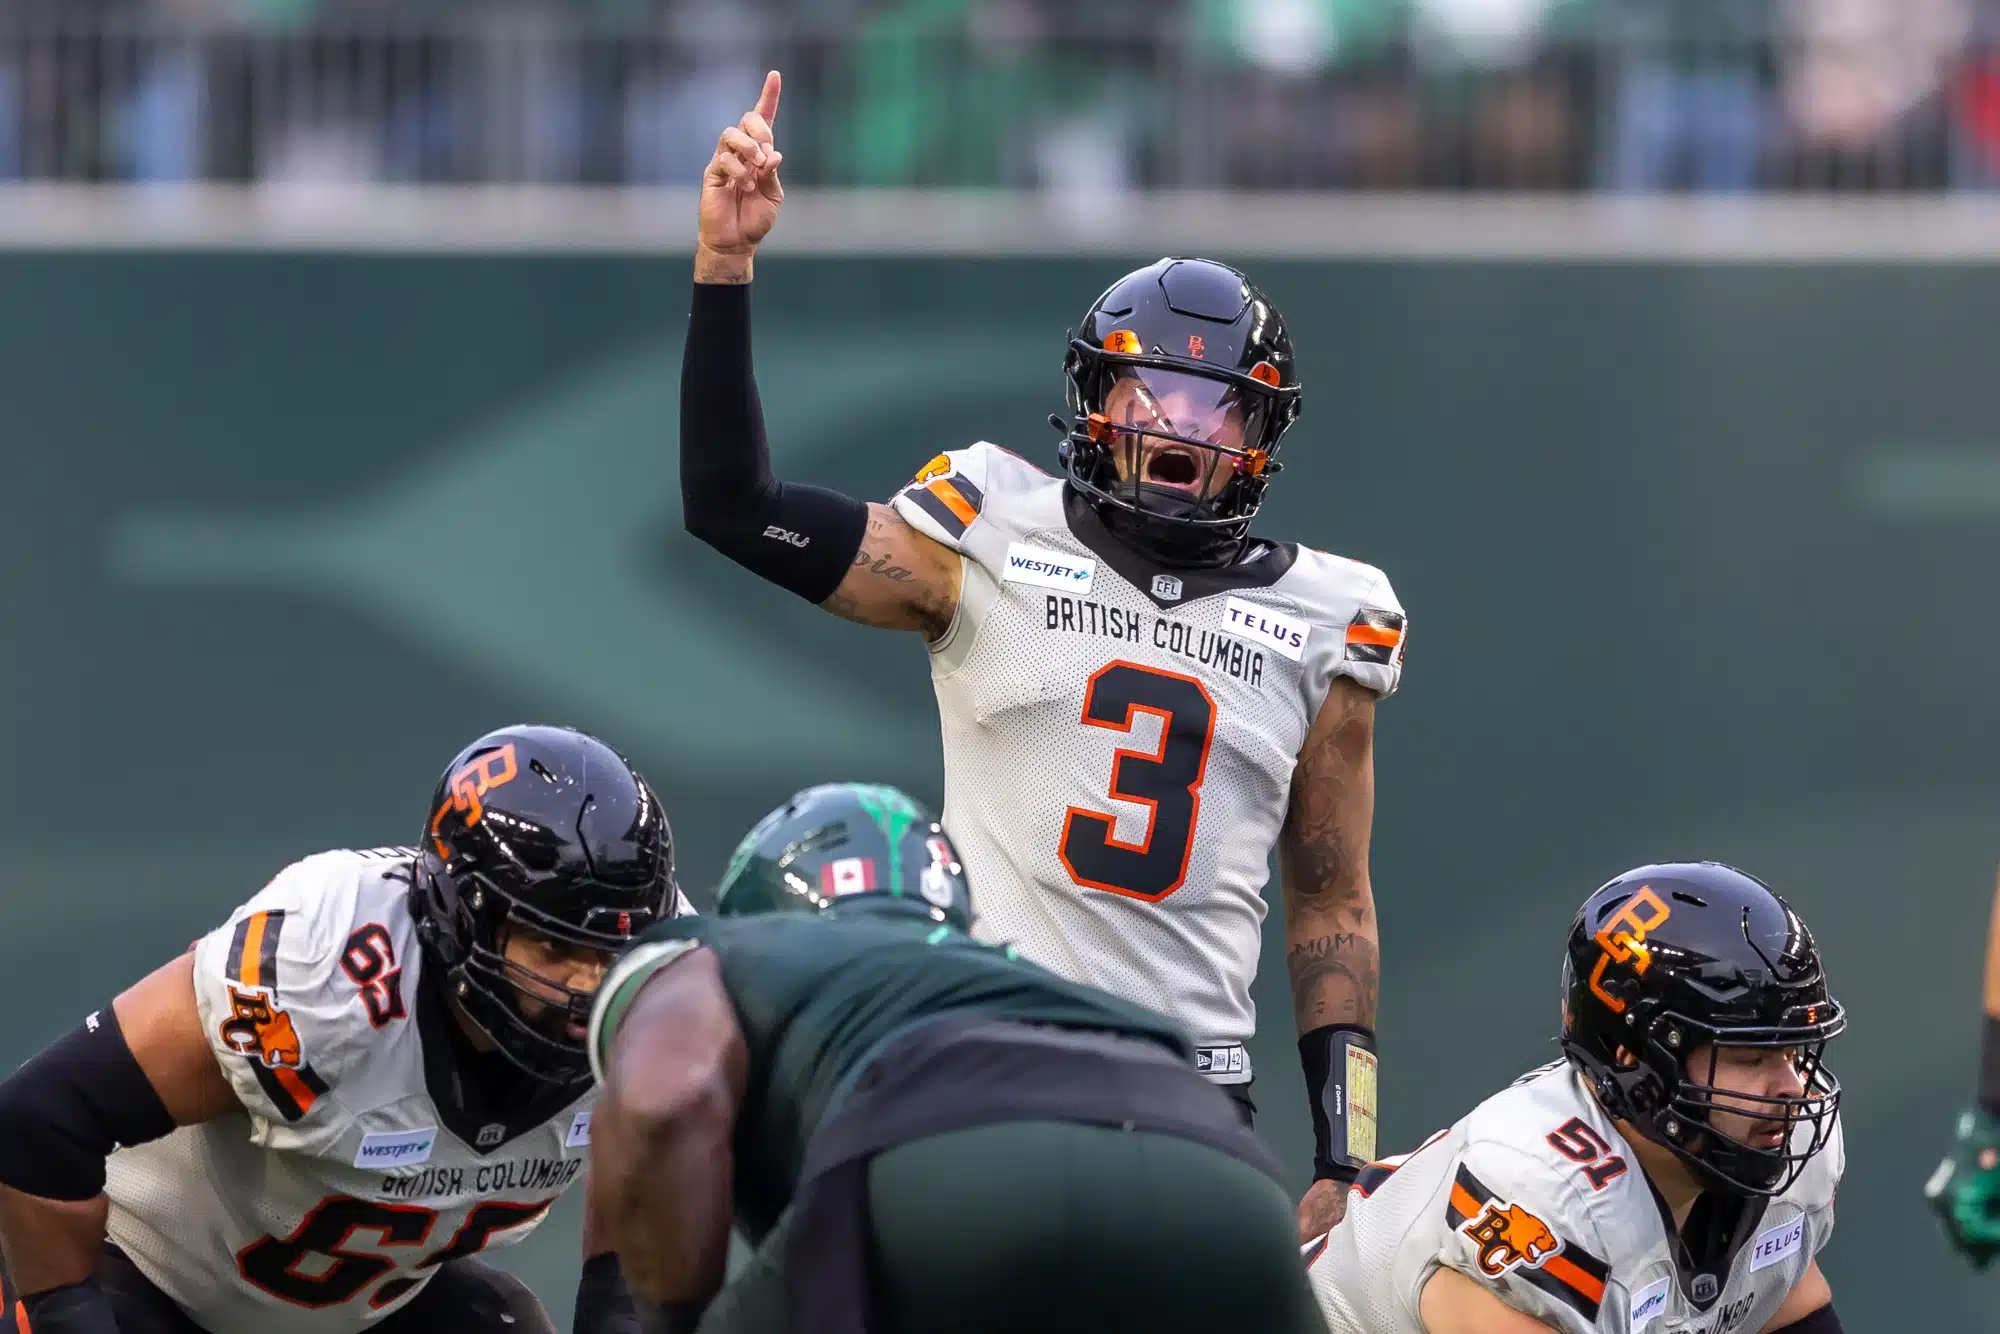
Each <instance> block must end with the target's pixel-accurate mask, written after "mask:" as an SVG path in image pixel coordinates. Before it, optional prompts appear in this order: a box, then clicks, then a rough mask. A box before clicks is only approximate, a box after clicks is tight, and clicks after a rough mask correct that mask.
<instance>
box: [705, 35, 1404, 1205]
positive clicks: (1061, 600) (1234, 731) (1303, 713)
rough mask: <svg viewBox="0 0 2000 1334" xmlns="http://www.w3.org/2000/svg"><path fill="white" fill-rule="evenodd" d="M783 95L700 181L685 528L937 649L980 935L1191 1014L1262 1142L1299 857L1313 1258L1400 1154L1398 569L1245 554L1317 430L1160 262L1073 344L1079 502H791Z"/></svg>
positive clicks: (974, 464) (974, 487) (1296, 921)
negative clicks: (1280, 454)
mask: <svg viewBox="0 0 2000 1334" xmlns="http://www.w3.org/2000/svg"><path fill="white" fill-rule="evenodd" d="M778 95H779V77H778V75H777V73H776V72H773V73H771V74H770V75H768V76H767V77H766V80H765V84H764V89H763V92H762V94H761V96H760V97H759V99H758V103H757V107H756V109H755V110H753V111H751V112H749V113H748V114H746V115H745V116H744V117H743V120H742V121H741V122H740V124H739V125H737V126H733V127H731V128H729V129H727V130H724V131H723V133H722V136H721V139H720V141H719V142H718V145H717V148H716V153H715V157H714V159H713V160H712V161H711V162H710V163H709V166H708V170H707V173H706V175H705V176H704V177H703V182H702V194H701V216H700V234H699V239H698V240H697V243H696V252H695V288H694V301H693V313H692V317H691V319H690V321H689V324H688V336H687V350H686V360H685V362H684V365H683V369H682V380H681V494H682V500H683V508H684V511H685V516H686V524H687V528H688V530H689V531H690V532H691V533H693V534H694V535H695V536H697V537H699V538H700V539H702V540H703V541H705V542H707V543H708V544H709V545H711V546H713V547H715V548H716V549H717V550H718V551H720V552H722V553H723V554H724V555H726V556H728V557H730V558H731V559H732V560H735V561H737V562H738V563H740V564H742V565H743V566H745V567H746V568H748V569H750V570H751V571H753V572H755V573H757V574H759V575H761V576H762V577H764V578H766V579H768V580H770V581H771V582H773V583H776V584H778V585H779V586H780V587H783V588H786V589H789V590H791V591H792V592H794V593H797V594H799V595H800V596H802V597H804V598H806V599H807V600H809V601H811V602H814V603H817V604H819V605H820V606H823V607H825V608H826V609H827V610H829V611H831V612H833V613H834V614H836V615H838V616H842V617H845V618H846V619H848V620H852V621H857V622H860V623H862V624H864V625H872V626H879V627H882V628H885V629H896V630H914V631H917V632H920V633H921V634H922V635H923V636H924V638H925V641H926V643H927V644H928V646H929V649H930V654H931V675H932V678H933V681H934V684H935V686H936V690H937V697H938V711H939V716H940V720H941V724H942V729H943V734H944V754H945V812H946V819H947V821H948V823H949V824H950V826H951V828H953V829H954V830H955V831H956V833H957V837H958V838H959V839H960V840H961V842H962V844H963V846H964V848H965V852H966V856H967V858H968V859H969V864H970V865H971V866H972V868H973V869H974V872H975V873H976V874H977V876H978V877H979V879H980V899H981V904H982V909H981V930H982V933H983V934H987V935H989V936H990V937H992V938H996V939H1002V940H1008V941H1012V942H1015V943H1016V944H1018V945H1019V947H1020V948H1021V950H1022V951H1023V952H1024V953H1025V954H1027V955H1028V957H1030V958H1032V959H1034V960H1035V961H1036V962H1038V963H1041V964H1043V965H1044V966H1046V967H1048V968H1051V969H1053V970H1055V971H1056V972H1058V973H1061V974H1062V975H1064V976H1066V977H1069V978H1073V979H1075V980H1077V981H1081V982H1087V983H1090V984H1092V985H1094V986H1099V987H1102V988H1104V989H1106V990H1108V991H1111V992H1113V993H1114V994H1116V995H1120V996H1123V997H1125V998H1127V999H1129V1000H1133V1001H1137V1002H1139V1003H1141V1004H1143V1005H1147V1006H1150V1007H1151V1008H1153V1009H1156V1010H1159V1011H1161V1012H1163V1013H1165V1014H1168V1015H1171V1016H1173V1017H1174V1018H1176V1019H1178V1020H1179V1021H1180V1022H1181V1023H1182V1024H1184V1025H1185V1026H1186V1027H1187V1028H1188V1029H1189V1030H1190V1031H1191V1032H1192V1033H1193V1035H1194V1038H1195V1041H1196V1043H1197V1044H1198V1045H1199V1048H1200V1052H1199V1057H1198V1059H1199V1061H1200V1063H1201V1065H1202V1067H1203V1068H1204V1069H1205V1070H1206V1071H1207V1072H1208V1073H1209V1075H1210V1077H1211V1078H1213V1079H1214V1080H1215V1081H1216V1082H1217V1083H1220V1084H1222V1085H1224V1086H1225V1088H1227V1089H1228V1090H1229V1092H1230V1093H1231V1095H1232V1096H1233V1097H1235V1098H1236V1099H1237V1100H1238V1102H1239V1105H1240V1106H1241V1107H1242V1109H1243V1111H1244V1114H1245V1117H1246V1119H1248V1116H1249V1114H1250V1113H1251V1112H1252V1111H1253V1110H1254V1109H1253V1107H1252V1105H1251V1103H1250V1099H1249V1094H1248V1089H1249V1083H1250V1080H1251V1075H1252V1071H1251V1069H1250V1064H1249V1061H1248V1059H1247V1055H1246V1052H1245V1050H1244V1047H1243V1043H1244V1041H1245V1040H1246V1039H1247V1038H1249V1037H1250V1035H1251V1033H1252V1032H1253V1030H1254V1027H1255V1014H1254V1010H1253V1008H1252V1005H1251V1002H1250V983H1251V980H1252V978H1253V977H1254V975H1255V973H1256V970H1257V956H1258V950H1259V945H1260V924H1261V923H1262V921H1263V918H1264V913H1265V910H1266V909H1265V903H1264V899H1263V897H1262V891H1263V888H1264V884H1265V881H1266V880H1267V878H1268V876H1269V860H1270V854H1271V850H1272V848H1273V846H1276V848H1277V850H1278V855H1279V862H1280V867H1281V872H1282V874H1281V881H1282V884H1283V891H1284V906H1285V930H1286V942H1287V949H1286V969H1287V972H1288V974H1289V977H1290V981H1291V989H1292V996H1293V1004H1294V1009H1295V1018H1296V1020H1297V1025H1298V1029H1299V1032H1300V1035H1301V1036H1300V1040H1299V1050H1300V1057H1301V1060H1302V1063H1303V1064H1304V1067H1305V1073H1306V1086H1307V1090H1308V1092H1309V1094H1310V1095H1311V1097H1312V1101H1313V1126H1314V1132H1315V1136H1314V1137H1315V1154H1314V1168H1315V1171H1314V1176H1315V1180H1314V1183H1313V1186H1312V1189H1311V1190H1310V1191H1308V1193H1307V1195H1306V1198H1305V1199H1304V1201H1302V1202H1301V1204H1300V1207H1299V1225H1300V1230H1301V1235H1302V1236H1310V1235H1317V1233H1318V1232H1320V1231H1323V1230H1324V1229H1325V1228H1326V1227H1328V1226H1330V1225H1331V1224H1332V1223H1333V1222H1334V1221H1335V1220H1336V1219H1337V1218H1338V1217H1339V1213H1340V1210H1341V1209H1342V1208H1343V1207H1344V1204H1345V1195H1344V1191H1342V1190H1341V1189H1340V1188H1339V1186H1340V1183H1342V1182H1344V1181H1349V1180H1352V1179H1353V1176H1354V1174H1355V1172H1357V1171H1358V1170H1359V1169H1360V1167H1361V1165H1362V1164H1363V1163H1365V1162H1366V1161H1367V1160H1368V1159H1369V1158H1371V1157H1373V1153H1374V1151H1373V1144H1374V1133H1375V1131H1374V1124H1375V1083H1376V1068H1375V1054H1374V1052H1375V1036H1374V1024H1375V1018H1376V998H1377V993H1378V991H1379V989H1380V983H1379V967H1378V951H1377V944H1376V925H1375V908H1374V896H1373V891H1372V889H1371V887H1370V884H1369V877H1368V840H1369V833H1370V827H1371V824H1372V822H1373V816H1374V758H1373V747H1374V726H1375V725H1374V715H1375V701H1376V700H1377V699H1378V698H1380V697H1381V696H1384V695H1387V694H1389V693H1390V692H1391V691H1393V690H1394V689H1395V688H1396V685H1397V681H1398V678H1399V677H1400V675H1401V670H1402V658H1403V638H1404V618H1403V612H1402V609H1401V606H1400V605H1399V603H1398V602H1397V600H1396V596H1395V594H1394V593H1393V592H1392V591H1391V590H1390V588H1389V583H1388V580H1387V579H1386V578H1385V577H1384V576H1383V574H1382V573H1381V571H1379V570H1376V569H1374V568H1372V567H1370V566H1367V565H1362V564H1360V563H1358V562H1355V561H1350V560H1344V559H1342V558H1340V557H1338V556H1331V555H1327V554H1325V553H1323V552H1319V551H1314V550H1312V549H1310V548H1307V547H1300V546H1294V545H1289V544H1278V543H1272V542H1266V541H1261V540H1259V539H1257V538H1255V537H1253V536H1251V534H1250V523H1251V521H1252V519H1254V518H1255V516H1256V514H1257V512H1258V508H1259V506H1260V504H1261V502H1262V499H1263V495H1264V491H1265V488H1266V487H1267V486H1268V485H1269V484H1270V480H1271V478H1272V477H1273V475H1275V474H1276V472H1277V471H1278V468H1279V464H1278V462H1277V459H1276V453H1277V450H1278V445H1279V441H1280V439H1281V437H1282V436H1283V435H1284V434H1285V431H1286V430H1287V428H1289V427H1290V426H1291V424H1292V422H1293V421H1294V420H1295V419H1296V418H1297V416H1298V413H1299V405H1300V390H1299V384H1298V379H1297V374H1296V368H1295V363H1294V358H1293V353H1292V346H1291V340H1290V338H1289V336H1288V335H1287V333H1286V331H1285V323H1284V320H1283V318H1282V316H1280V315H1279V313H1278V311H1277V310H1276V309H1275V308H1274V307H1273V306H1272V305H1271V303H1270V302H1269V300H1268V299H1266V298H1265V296H1264V295H1263V294H1262V293H1261V292H1259V291H1258V290H1257V289H1256V288H1254V287H1252V286H1251V285H1250V283H1249V282H1248V281H1247V280H1246V279H1245V278H1244V277H1243V275H1242V274H1240V273H1238V272H1236V271H1235V270H1234V269H1230V268H1226V267H1224V266H1223V265H1220V264H1215V263H1211V262H1209V261H1207V260H1199V259H1182V260H1161V261H1159V262H1158V263H1156V264H1153V265H1150V266H1148V267H1147V268H1144V269H1141V270H1139V271H1137V272H1136V273H1132V274H1128V275H1127V276H1126V277H1124V278H1122V279H1120V280H1119V281H1118V282H1117V283H1116V284H1114V285H1113V286H1112V288H1111V289H1110V290H1109V291H1107V292H1106V293H1105V294H1104V295H1103V296H1101V297H1100V298H1098V300H1097V302H1096V303H1095V304H1094V305H1093V306H1092V307H1091V309H1090V311H1089V313H1088V314H1087V315H1086V316H1085V318H1084V322H1083V325H1082V328H1081V330H1080V331H1079V335H1078V336H1077V337H1076V338H1075V339H1073V340H1072V341H1071V343H1070V345H1069V351H1068V355H1067V358H1066V360H1065V371H1066V373H1067V377H1068V381H1069V389H1068V393H1069V402H1070V407H1071V409H1072V412H1073V414H1074V415H1073V417H1072V419H1071V421H1070V422H1069V425H1068V426H1067V428H1066V429H1067V437H1066V439H1065V441H1064V443H1063V445H1062V447H1061V449H1060V450H1059V451H1058V457H1059V458H1060V459H1061V460H1062V461H1063V464H1064V468H1065V473H1064V475H1063V476H1062V477H1051V476H1048V475H1046V474H1044V473H1042V472H1041V471H1040V470H1038V469H1037V468H1035V467H1034V466H1033V465H1031V464H1029V463H1027V462H1025V461H1024V460H1022V459H1020V458H1017V457H1016V456H1014V455H1013V454H1010V453H1008V452H1007V451H1006V450H1004V449H1000V448H998V447H996V446H994V445H991V444H986V443H983V442H982V443H978V444H974V445H972V446H970V447H969V448H966V449H960V450H954V451H951V452H949V453H945V454H940V455H938V456H937V457H936V458H934V459H932V460H931V462H930V463H929V464H928V465H926V466H925V467H924V468H923V469H922V470H921V471H920V472H919V473H918V475H917V477H916V479H915V480H914V481H913V482H912V483H910V484H909V485H908V486H907V487H905V488H904V489H903V491H902V492H901V493H900V494H899V495H897V497H896V498H895V500H894V503H893V504H890V505H879V504H864V503H862V502H860V501H858V500H854V499H851V498H849V497H847V496H844V495H839V494H836V493H834V492H830V491H825V490H820V489H817V488H813V487H806V486H798V485H793V484H788V483H784V482H780V481H778V480H776V479H775V478H774V477H773V476H772V474H771V470H770V460H769V451H768V449H767V447H766V443H765V438H764V426H763V416H762V412H761V409H760V408H759V406H758V399H757V389H756V384H755V380H754V377H753V374H752V371H751V349H750V297H749V283H750V280H751V275H752V268H753V261H754V257H755V253H756V249H757V245H758V243H759V242H760V241H762V240H763V238H764V236H765V235H766V234H767V233H768V232H769V231H770V229H771V227H772V225H773V223H774V222H775V221H776V218H777V213H778V208H779V204H780V202H781V201H782V199H783V197H784V190H783V187H782V186H781V185H780V184H779V181H778V174H777V173H778V166H779V164H780V162H781V161H782V155H781V154H780V153H779V152H778V151H777V149H776V146H775V143H774V140H773V138H772V133H771V123H772V121H773V119H774V118H775V117H776V115H777V107H778ZM1056 424H1057V425H1058V426H1059V427H1060V426H1062V423H1061V422H1060V421H1058V422H1057V423H1056Z"/></svg>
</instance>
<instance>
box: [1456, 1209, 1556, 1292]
mask: <svg viewBox="0 0 2000 1334" xmlns="http://www.w3.org/2000/svg"><path fill="white" fill-rule="evenodd" d="M1464 1232H1465V1235H1466V1236H1468V1237H1470V1238H1472V1240H1473V1243H1474V1244H1475V1245H1477V1246H1478V1247H1479V1268H1480V1269H1481V1270H1482V1271H1484V1272H1485V1273H1486V1274H1487V1275H1488V1276H1489V1277H1491V1278H1498V1277H1500V1276H1501V1275H1502V1274H1504V1273H1506V1272H1507V1271H1508V1270H1510V1269H1512V1268H1514V1267H1515V1266H1517V1265H1526V1266H1528V1267H1529V1268H1530V1269H1533V1268H1535V1267H1536V1266H1538V1265H1540V1264H1541V1263H1542V1261H1544V1260H1546V1259H1548V1258H1549V1257H1550V1256H1551V1255H1554V1254H1555V1253H1556V1252H1557V1251H1559V1250H1561V1249H1562V1243H1561V1242H1559V1241H1557V1240H1556V1234H1555V1233H1554V1232H1552V1231H1550V1230H1549V1225H1548V1224H1547V1223H1544V1222H1543V1221H1542V1220H1541V1219H1539V1218H1537V1217H1535V1216H1534V1215H1533V1214H1531V1213H1529V1212H1528V1211H1527V1210H1526V1209H1523V1208H1522V1207H1521V1206H1520V1205H1518V1204H1508V1205H1503V1204H1501V1203H1500V1202H1499V1201H1498V1200H1495V1201H1494V1202H1493V1203H1491V1204H1489V1205H1487V1206H1486V1212H1485V1213H1483V1214H1481V1215H1480V1216H1479V1217H1478V1218H1475V1219H1473V1220H1472V1221H1471V1222H1468V1223H1467V1224H1466V1225H1465V1228H1464Z"/></svg>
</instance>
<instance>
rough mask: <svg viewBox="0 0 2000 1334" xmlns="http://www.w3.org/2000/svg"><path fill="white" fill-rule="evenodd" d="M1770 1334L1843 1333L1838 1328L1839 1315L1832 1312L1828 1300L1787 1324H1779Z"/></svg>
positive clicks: (1831, 1305)
mask: <svg viewBox="0 0 2000 1334" xmlns="http://www.w3.org/2000/svg"><path fill="white" fill-rule="evenodd" d="M1771 1334H1845V1332H1844V1331H1843V1330H1842V1329H1841V1328H1840V1317H1839V1316H1837V1315H1835V1314H1834V1313H1833V1303H1832V1302H1828V1303H1827V1304H1826V1305H1825V1306H1822V1307H1820V1308H1819V1309H1818V1310H1816V1311H1808V1312H1807V1313H1806V1314H1805V1315H1804V1316H1803V1317H1801V1318H1800V1319H1798V1320H1794V1321H1793V1322H1792V1323H1791V1324H1789V1325H1780V1326H1778V1328H1776V1329H1774V1330H1772V1331H1771Z"/></svg>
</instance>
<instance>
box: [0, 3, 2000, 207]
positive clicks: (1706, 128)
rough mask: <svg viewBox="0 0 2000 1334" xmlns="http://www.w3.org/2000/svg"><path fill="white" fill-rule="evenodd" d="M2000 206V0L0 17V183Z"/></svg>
mask: <svg viewBox="0 0 2000 1334" xmlns="http://www.w3.org/2000/svg"><path fill="white" fill-rule="evenodd" d="M773 65H775V66H778V67H780V68H783V69H784V70H785V72H786V76H787V90H786V111H785V118H786V125H785V127H784V129H783V131H782V133H783V136H784V139H785V145H786V156H787V172H788V175H789V177H790V179H791V180H793V181H794V182H796V183H801V184H831V185H879V186H904V185H912V186H933V185H934V186H972V185H1005V186H1043V187H1050V188H1062V189H1079V190H1118V189H1125V188H1133V187H1142V186H1171V187H1255V188H1320V189H1325V188H1333V189H1343V188H1345V189H1454V188H1479V189H1540V190H1606V191H1653V190H1700V191H1715V192H1733V191H1747V190H1786V189H1837V190H1944V189H1979V188H1985V187H1988V186H1991V185H1994V184H1996V183H2000V0H1150V2H1149V3H1146V4H1143V5H1142V4H1137V3H1133V2H1132V0H541V2H540V3H536V2H534V0H0V179H70V180H79V179H80V180H129V181H185V180H222V181H324V180H339V181H349V180H364V181H420V182H467V181H472V182H477V181H503V182H549V183H584V184H642V185H653V184H686V183H689V182H691V181H693V180H694V179H695V178H696V176H697V175H698V173H699V171H700V169H701V165H702V163H703V162H704V161H705V160H706V157H707V155H708V152H709V150H710V147H711V146H712V144H713V142H714V136H715V134H716V131H717V130H718V129H719V128H720V126H722V125H723V124H726V123H728V122H729V121H731V120H733V119H734V118H735V117H736V116H737V115H738V114H740V112H741V110H742V108H743V107H744V106H745V105H747V102H748V100H749V99H750V97H752V96H753V95H754V92H755V89H756V87H757V80H758V75H759V73H760V72H761V71H762V70H763V69H765V68H767V67H769V66H773Z"/></svg>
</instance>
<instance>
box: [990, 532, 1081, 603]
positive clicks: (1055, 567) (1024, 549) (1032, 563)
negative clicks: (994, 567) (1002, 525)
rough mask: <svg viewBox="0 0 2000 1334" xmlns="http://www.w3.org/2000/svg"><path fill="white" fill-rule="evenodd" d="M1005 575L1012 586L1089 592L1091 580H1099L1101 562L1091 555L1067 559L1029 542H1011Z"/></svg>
mask: <svg viewBox="0 0 2000 1334" xmlns="http://www.w3.org/2000/svg"><path fill="white" fill-rule="evenodd" d="M1004 573H1005V575H1006V578H1007V580H1008V582H1010V583H1016V584H1033V585H1034V586H1035V587H1037V588H1060V589H1062V590H1063V591H1064V592H1066V593H1088V592H1089V591H1090V584H1091V581H1092V580H1093V579H1095V578H1096V577H1097V562H1096V561H1094V560H1092V559H1090V558H1089V557H1088V556H1065V555H1064V554H1063V553H1062V552H1060V551H1046V550H1044V549H1042V548H1041V547H1031V546H1029V545H1028V544H1027V543H1026V542H1009V543H1008V544H1007V568H1006V570H1005V572H1004Z"/></svg>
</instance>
